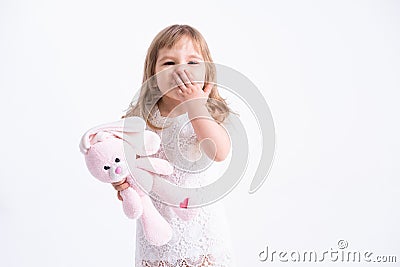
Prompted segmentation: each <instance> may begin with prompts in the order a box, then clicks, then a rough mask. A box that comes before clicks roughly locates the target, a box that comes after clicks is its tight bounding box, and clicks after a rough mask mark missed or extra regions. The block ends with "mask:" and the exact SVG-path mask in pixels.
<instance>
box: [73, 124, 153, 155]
mask: <svg viewBox="0 0 400 267" xmlns="http://www.w3.org/2000/svg"><path fill="white" fill-rule="evenodd" d="M145 128H146V123H145V121H144V120H143V119H142V118H140V117H136V116H134V117H128V118H125V119H121V120H118V121H114V122H110V123H104V124H101V125H99V126H96V127H93V128H91V129H90V130H88V131H87V132H86V133H85V134H84V135H83V136H82V138H81V142H80V144H79V149H80V151H81V152H82V153H83V154H86V153H87V152H88V150H89V148H90V147H91V145H92V144H93V143H94V142H93V141H101V140H102V139H103V137H104V136H99V137H96V136H97V135H98V133H100V132H108V133H112V134H114V135H116V136H118V137H120V138H122V136H123V133H124V132H127V133H140V132H143V131H144V129H145ZM106 136H107V137H109V135H106ZM96 138H97V139H96Z"/></svg>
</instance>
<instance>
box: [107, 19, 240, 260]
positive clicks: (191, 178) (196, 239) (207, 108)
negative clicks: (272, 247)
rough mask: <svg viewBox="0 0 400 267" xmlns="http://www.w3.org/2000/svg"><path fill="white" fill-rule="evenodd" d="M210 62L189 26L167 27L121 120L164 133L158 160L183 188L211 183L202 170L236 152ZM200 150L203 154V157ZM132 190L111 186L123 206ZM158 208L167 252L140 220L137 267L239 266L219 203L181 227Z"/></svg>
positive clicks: (149, 54)
mask: <svg viewBox="0 0 400 267" xmlns="http://www.w3.org/2000/svg"><path fill="white" fill-rule="evenodd" d="M209 62H210V63H211V62H212V58H211V54H210V51H209V49H208V46H207V43H206V41H205V40H204V38H203V36H202V35H201V34H200V33H199V32H198V31H197V30H196V29H194V28H193V27H190V26H188V25H172V26H169V27H167V28H165V29H164V30H162V31H161V32H160V33H158V34H157V36H156V37H155V38H154V40H153V42H152V43H151V45H150V47H149V49H148V52H147V56H146V60H145V64H144V75H143V85H142V88H141V90H140V92H139V97H138V99H137V101H135V103H131V105H130V108H129V109H128V110H127V112H126V114H125V115H124V116H123V118H126V117H129V116H141V117H143V118H144V119H145V120H146V122H147V125H148V126H147V129H148V130H152V131H154V132H156V133H158V134H159V135H160V137H161V142H162V145H161V148H160V150H159V151H158V152H157V153H156V154H155V155H153V156H155V157H159V158H163V159H167V160H168V161H169V162H170V163H171V165H173V166H174V172H173V174H172V175H170V176H164V178H166V179H168V180H169V181H171V182H173V183H175V184H177V185H179V186H183V187H199V186H204V185H205V184H207V183H209V182H210V177H208V176H206V175H205V171H204V170H201V166H203V165H204V162H205V161H207V160H208V161H210V160H214V161H223V160H224V159H225V158H226V157H227V155H228V153H229V151H230V147H231V144H230V139H229V135H228V133H227V132H226V131H225V129H224V127H222V126H221V123H223V122H224V120H225V119H226V118H227V116H228V115H229V112H230V109H229V108H228V106H227V104H226V102H225V101H224V99H222V98H221V97H220V95H219V93H218V90H217V86H216V84H215V80H216V73H215V67H214V66H213V64H207V63H209ZM199 116H201V117H199ZM189 120H190V123H187V122H188V121H189ZM200 149H201V151H203V152H204V153H205V155H206V156H203V157H201V155H202V153H201V151H200ZM181 154H184V156H182V155H181ZM199 155H200V159H199ZM193 170H195V171H193ZM128 186H129V185H128V184H127V183H122V184H119V185H115V184H114V188H115V189H116V190H118V198H119V199H120V200H121V196H120V195H119V191H121V190H124V189H126V188H127V187H128ZM153 202H154V205H155V206H156V208H157V209H158V210H159V212H160V213H161V215H162V216H163V217H165V218H166V220H167V221H168V222H169V223H170V225H171V227H172V229H173V237H172V239H171V240H170V241H169V242H168V243H167V244H165V245H163V246H159V247H157V246H152V245H151V244H149V243H148V242H147V241H146V239H145V237H144V235H143V231H142V225H141V222H140V220H138V221H137V228H136V229H137V230H136V238H137V239H136V240H137V241H136V266H234V265H233V257H232V251H231V244H230V241H229V238H230V237H229V230H228V229H229V228H227V225H228V224H227V222H226V216H225V215H224V209H223V207H222V206H221V205H220V203H218V202H217V203H213V204H211V205H207V206H203V207H200V208H196V210H197V213H196V215H195V217H194V218H192V219H191V220H189V221H184V220H182V219H180V218H179V217H177V216H176V214H174V213H173V212H171V209H167V205H165V204H163V203H161V202H160V201H157V197H155V199H153Z"/></svg>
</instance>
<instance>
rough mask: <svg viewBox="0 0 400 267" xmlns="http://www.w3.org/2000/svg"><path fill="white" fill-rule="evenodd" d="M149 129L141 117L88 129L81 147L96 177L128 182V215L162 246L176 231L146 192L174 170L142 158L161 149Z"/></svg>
mask: <svg viewBox="0 0 400 267" xmlns="http://www.w3.org/2000/svg"><path fill="white" fill-rule="evenodd" d="M145 126H146V124H145V121H144V120H143V119H142V118H139V117H128V118H126V119H122V120H119V121H116V122H111V123H106V124H102V125H99V126H97V127H94V128H92V129H90V130H88V131H87V132H86V133H85V134H84V135H83V137H82V139H81V142H80V145H79V147H80V150H81V152H82V153H83V154H84V155H85V161H86V165H87V167H88V169H89V171H90V173H91V174H92V175H93V176H94V177H95V178H97V179H98V180H100V181H101V182H105V183H117V182H122V181H124V180H125V179H126V180H127V181H128V183H129V184H130V187H129V188H127V189H125V190H123V191H121V197H122V199H123V201H122V205H123V210H124V212H125V214H126V216H128V217H129V218H131V219H139V218H140V219H141V221H142V225H143V231H144V233H145V236H146V238H147V239H148V240H149V242H150V243H151V244H153V245H156V246H161V245H163V244H166V243H167V242H168V241H169V240H170V239H171V237H172V229H171V226H170V225H169V224H168V222H167V221H166V220H165V219H164V218H163V217H162V216H161V215H160V213H159V212H158V211H157V209H156V208H155V207H154V205H153V202H152V201H151V199H150V197H149V196H148V194H147V193H146V192H150V191H151V189H152V187H153V182H154V179H157V178H158V179H160V177H159V176H158V175H156V174H163V175H169V174H171V173H172V172H173V168H172V166H171V165H170V164H169V163H168V162H167V161H165V160H163V159H158V158H152V157H143V158H140V157H139V156H148V155H152V154H154V153H156V152H157V151H158V149H159V147H160V138H159V136H158V135H157V134H156V133H154V132H151V131H148V130H145ZM124 150H125V151H124ZM125 156H126V157H125ZM131 174H132V175H131ZM138 181H139V182H140V183H138ZM139 185H140V186H139ZM141 187H142V188H141ZM142 189H143V190H142ZM144 191H146V192H144Z"/></svg>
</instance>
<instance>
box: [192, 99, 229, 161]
mask: <svg viewBox="0 0 400 267" xmlns="http://www.w3.org/2000/svg"><path fill="white" fill-rule="evenodd" d="M188 116H189V119H190V120H191V123H192V126H193V129H194V131H195V133H196V136H197V140H199V142H200V146H201V149H202V150H203V151H204V153H206V155H207V156H208V157H209V158H211V159H213V160H214V161H223V160H224V159H225V158H226V157H227V156H228V154H229V151H230V148H231V142H230V138H229V135H228V133H227V131H226V130H225V128H224V127H223V126H221V125H220V124H218V123H217V122H216V121H215V120H214V119H213V118H212V117H211V115H210V113H209V112H208V110H207V108H206V106H205V105H196V106H193V107H191V108H190V109H188Z"/></svg>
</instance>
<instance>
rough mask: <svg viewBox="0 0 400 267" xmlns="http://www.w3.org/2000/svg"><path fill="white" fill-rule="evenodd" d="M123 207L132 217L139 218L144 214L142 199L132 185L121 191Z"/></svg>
mask: <svg viewBox="0 0 400 267" xmlns="http://www.w3.org/2000/svg"><path fill="white" fill-rule="evenodd" d="M121 197H122V199H123V200H122V207H123V209H124V212H125V215H126V216H127V217H128V218H130V219H137V218H139V217H140V216H141V215H142V214H143V205H142V200H141V199H140V196H139V194H138V193H137V192H136V191H135V190H133V188H132V187H128V188H127V189H125V190H122V191H121Z"/></svg>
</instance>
